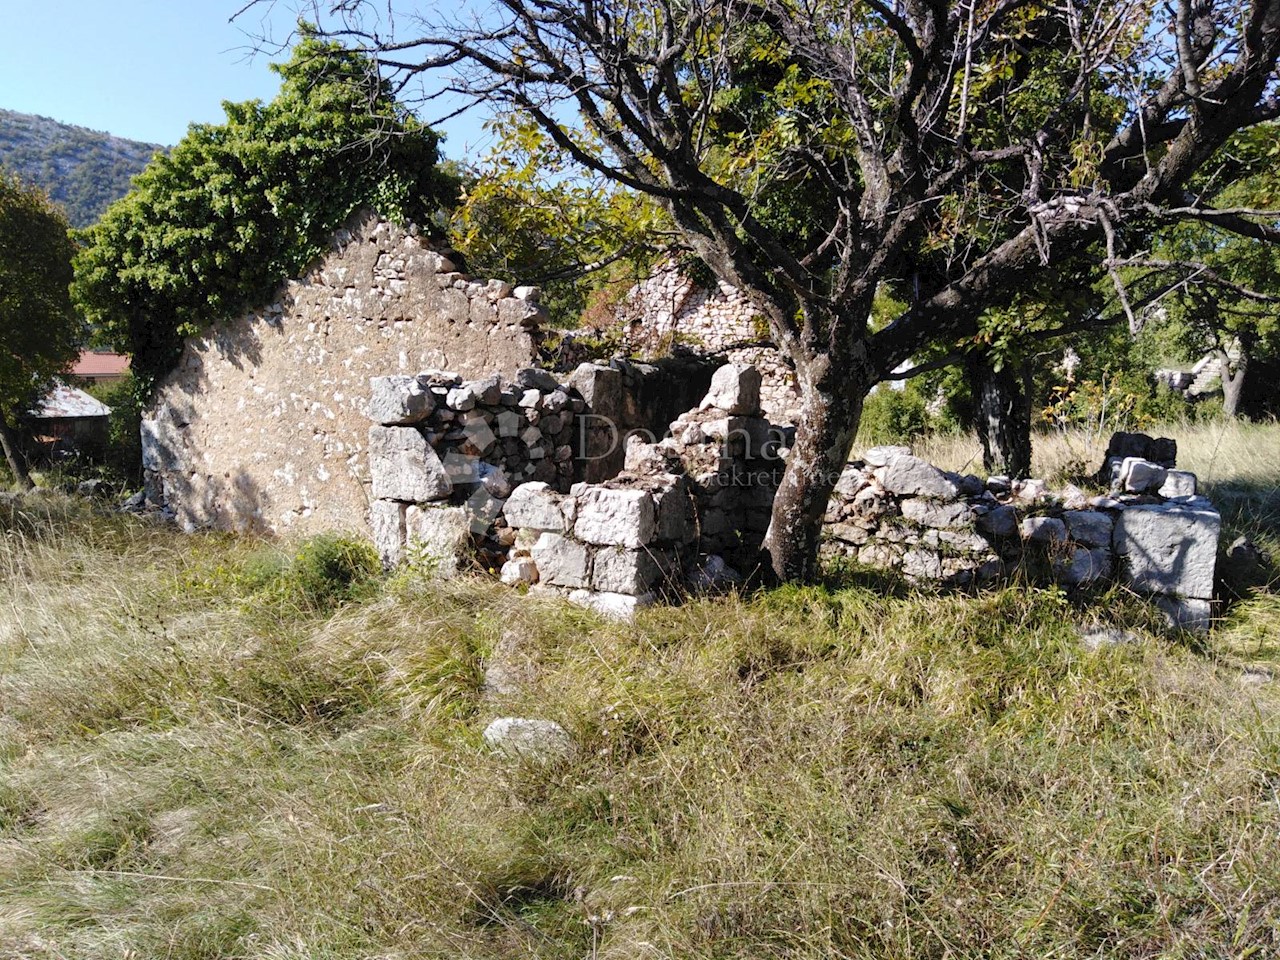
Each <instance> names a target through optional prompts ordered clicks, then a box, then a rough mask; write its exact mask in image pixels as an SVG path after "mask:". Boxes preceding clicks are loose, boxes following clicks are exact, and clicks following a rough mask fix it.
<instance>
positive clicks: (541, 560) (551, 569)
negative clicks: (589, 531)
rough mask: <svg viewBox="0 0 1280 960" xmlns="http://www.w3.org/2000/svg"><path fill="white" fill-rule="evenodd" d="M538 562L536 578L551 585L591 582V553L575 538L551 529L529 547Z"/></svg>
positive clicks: (577, 584) (580, 585)
mask: <svg viewBox="0 0 1280 960" xmlns="http://www.w3.org/2000/svg"><path fill="white" fill-rule="evenodd" d="M529 555H530V556H531V557H532V558H533V562H534V563H536V564H537V565H538V581H539V582H540V583H545V584H549V585H550V586H554V587H585V586H587V585H588V584H589V583H590V582H591V554H590V552H589V551H588V550H587V548H586V547H585V546H583V545H582V544H581V543H578V542H577V541H576V540H570V539H569V538H568V537H564V536H561V535H560V534H558V533H551V532H550V531H548V532H545V533H543V534H542V535H541V536H539V537H538V539H537V541H536V542H535V543H534V545H533V546H532V547H530V548H529Z"/></svg>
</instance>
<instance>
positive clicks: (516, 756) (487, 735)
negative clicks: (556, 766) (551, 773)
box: [482, 717, 574, 763]
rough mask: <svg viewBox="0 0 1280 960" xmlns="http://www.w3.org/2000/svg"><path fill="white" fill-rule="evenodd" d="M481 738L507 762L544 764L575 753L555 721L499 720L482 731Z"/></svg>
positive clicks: (528, 719)
mask: <svg viewBox="0 0 1280 960" xmlns="http://www.w3.org/2000/svg"><path fill="white" fill-rule="evenodd" d="M482 736H483V737H484V742H485V743H486V744H488V746H489V747H490V749H492V750H493V751H494V752H495V753H499V754H501V755H503V756H504V757H506V758H507V759H509V760H534V761H538V762H541V763H545V762H548V761H552V760H562V759H564V758H566V757H570V756H572V755H573V752H574V745H573V740H572V739H571V738H570V736H569V734H568V733H567V732H566V731H565V729H564V727H562V726H560V724H558V723H556V722H555V721H554V720H535V719H530V718H527V717H499V718H498V719H497V720H494V721H493V722H492V723H491V724H489V725H488V726H487V727H485V728H484V733H483V734H482Z"/></svg>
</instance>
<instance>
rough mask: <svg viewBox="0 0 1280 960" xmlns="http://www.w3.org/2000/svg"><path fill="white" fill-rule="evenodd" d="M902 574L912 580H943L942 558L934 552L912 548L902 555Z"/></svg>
mask: <svg viewBox="0 0 1280 960" xmlns="http://www.w3.org/2000/svg"><path fill="white" fill-rule="evenodd" d="M902 572H903V574H905V575H906V576H907V577H909V578H911V579H912V580H941V579H942V557H941V556H939V555H938V554H937V553H935V552H934V551H932V550H922V549H919V548H917V547H911V548H909V549H907V550H906V551H905V552H904V553H903V554H902Z"/></svg>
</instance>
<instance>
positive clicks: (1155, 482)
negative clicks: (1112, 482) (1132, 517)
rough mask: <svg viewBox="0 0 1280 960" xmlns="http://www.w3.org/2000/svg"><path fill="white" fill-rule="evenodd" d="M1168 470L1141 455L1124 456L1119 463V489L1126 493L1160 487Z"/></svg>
mask: <svg viewBox="0 0 1280 960" xmlns="http://www.w3.org/2000/svg"><path fill="white" fill-rule="evenodd" d="M1167 475H1168V471H1167V470H1165V468H1164V467H1162V466H1160V465H1159V464H1157V463H1152V462H1151V461H1150V460H1143V459H1142V458H1141V457H1125V458H1124V460H1123V461H1121V463H1120V477H1119V479H1120V489H1121V490H1124V491H1126V492H1127V493H1147V492H1154V491H1156V490H1158V489H1160V486H1161V485H1162V484H1163V483H1164V481H1165V477H1166V476H1167Z"/></svg>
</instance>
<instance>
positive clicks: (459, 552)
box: [404, 504, 472, 578]
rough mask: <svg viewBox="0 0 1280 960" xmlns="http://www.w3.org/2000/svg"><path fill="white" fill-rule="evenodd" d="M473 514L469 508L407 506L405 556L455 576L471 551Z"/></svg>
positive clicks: (425, 566) (438, 574)
mask: <svg viewBox="0 0 1280 960" xmlns="http://www.w3.org/2000/svg"><path fill="white" fill-rule="evenodd" d="M471 520H472V518H471V513H470V512H469V511H468V510H467V508H466V507H445V506H438V505H428V506H419V505H417V504H411V505H409V506H408V507H407V508H405V517H404V524H405V557H406V558H408V560H409V562H410V563H414V564H419V565H421V566H422V567H423V568H424V569H427V570H429V571H430V572H432V573H434V574H435V575H436V576H439V577H445V578H448V577H453V576H455V575H456V574H457V573H458V570H459V569H460V568H461V567H462V566H463V564H464V563H465V562H466V560H467V558H468V556H469V554H470V553H471Z"/></svg>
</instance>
